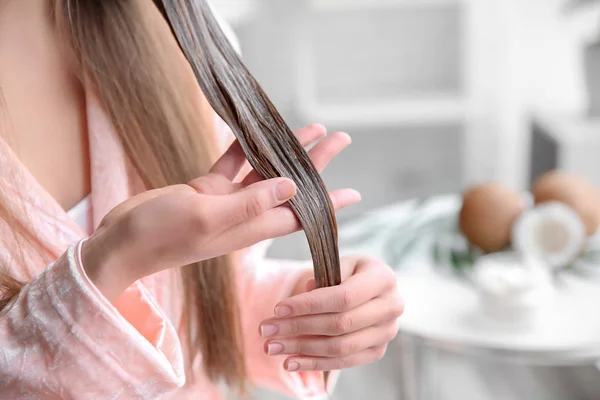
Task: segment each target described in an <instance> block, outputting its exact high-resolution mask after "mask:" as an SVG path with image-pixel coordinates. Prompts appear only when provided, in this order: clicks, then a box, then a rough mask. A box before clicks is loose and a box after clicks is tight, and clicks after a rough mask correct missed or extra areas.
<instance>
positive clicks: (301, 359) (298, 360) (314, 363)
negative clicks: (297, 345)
mask: <svg viewBox="0 0 600 400" xmlns="http://www.w3.org/2000/svg"><path fill="white" fill-rule="evenodd" d="M386 350H387V346H386V345H381V346H377V347H372V348H369V349H366V350H363V351H361V352H360V353H357V354H353V355H351V356H347V357H338V358H328V357H307V356H293V357H289V358H288V359H286V360H285V361H284V363H283V367H284V368H285V369H286V370H287V371H290V372H293V371H336V370H341V369H345V368H352V367H357V366H359V365H365V364H370V363H372V362H375V361H379V360H381V359H382V358H383V356H385V353H386Z"/></svg>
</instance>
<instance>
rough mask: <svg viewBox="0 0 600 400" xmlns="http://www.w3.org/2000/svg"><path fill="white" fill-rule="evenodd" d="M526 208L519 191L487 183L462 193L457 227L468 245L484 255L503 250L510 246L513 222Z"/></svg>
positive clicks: (498, 184) (494, 183)
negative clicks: (481, 251)
mask: <svg viewBox="0 0 600 400" xmlns="http://www.w3.org/2000/svg"><path fill="white" fill-rule="evenodd" d="M524 209H525V202H524V200H523V198H522V196H521V194H520V193H519V192H517V191H516V190H512V189H510V188H508V187H506V186H504V185H502V184H500V183H496V182H490V183H484V184H481V185H477V186H474V187H472V188H469V189H468V190H466V191H465V192H464V193H463V205H462V208H461V210H460V214H459V217H458V226H459V228H460V230H461V232H462V233H463V235H465V237H466V238H467V239H468V240H469V242H470V243H471V244H473V245H475V246H477V247H479V248H480V249H481V250H483V251H484V252H486V253H494V252H497V251H501V250H503V249H505V248H506V247H507V246H508V245H509V244H510V236H511V230H512V225H513V223H514V221H515V220H516V219H517V218H518V217H519V215H520V214H521V213H522V212H523V210H524Z"/></svg>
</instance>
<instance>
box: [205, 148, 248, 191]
mask: <svg viewBox="0 0 600 400" xmlns="http://www.w3.org/2000/svg"><path fill="white" fill-rule="evenodd" d="M245 162H246V155H245V154H244V151H243V150H242V146H241V145H240V142H238V141H237V140H234V141H233V143H232V144H231V145H230V146H229V148H228V149H227V151H226V152H225V153H224V154H223V155H222V156H221V157H220V158H219V159H218V160H217V162H216V163H215V164H214V165H213V166H212V168H211V169H210V172H211V173H214V174H219V175H222V176H224V177H225V178H227V179H229V180H230V181H232V180H233V179H234V178H235V177H236V176H237V174H238V172H240V169H241V168H242V167H243V166H244V163H245Z"/></svg>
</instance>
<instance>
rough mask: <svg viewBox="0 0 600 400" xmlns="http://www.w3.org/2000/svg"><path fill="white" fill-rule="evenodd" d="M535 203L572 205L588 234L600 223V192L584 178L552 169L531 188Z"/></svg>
mask: <svg viewBox="0 0 600 400" xmlns="http://www.w3.org/2000/svg"><path fill="white" fill-rule="evenodd" d="M531 193H532V194H533V199H534V201H535V204H541V203H547V202H551V201H557V202H560V203H564V204H566V205H568V206H569V207H571V208H572V209H573V210H574V211H575V212H576V213H577V214H578V215H579V217H580V218H581V220H582V221H583V224H584V225H585V230H586V233H587V235H588V236H590V235H592V234H594V233H595V232H596V230H597V229H598V224H599V223H600V192H599V191H598V189H597V188H596V187H595V186H594V185H593V184H592V183H591V182H589V181H587V180H585V179H584V178H582V177H580V176H577V175H574V174H569V173H567V172H562V171H551V172H548V173H546V174H544V175H542V176H541V177H540V178H538V179H537V181H536V182H535V184H534V185H533V189H532V190H531Z"/></svg>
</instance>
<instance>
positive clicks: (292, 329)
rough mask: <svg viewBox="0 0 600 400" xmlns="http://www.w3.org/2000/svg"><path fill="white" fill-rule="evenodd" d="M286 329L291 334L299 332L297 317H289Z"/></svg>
mask: <svg viewBox="0 0 600 400" xmlns="http://www.w3.org/2000/svg"><path fill="white" fill-rule="evenodd" d="M288 331H289V333H290V334H292V335H297V334H298V333H300V323H299V322H298V320H297V319H291V320H290V321H289V324H288Z"/></svg>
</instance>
